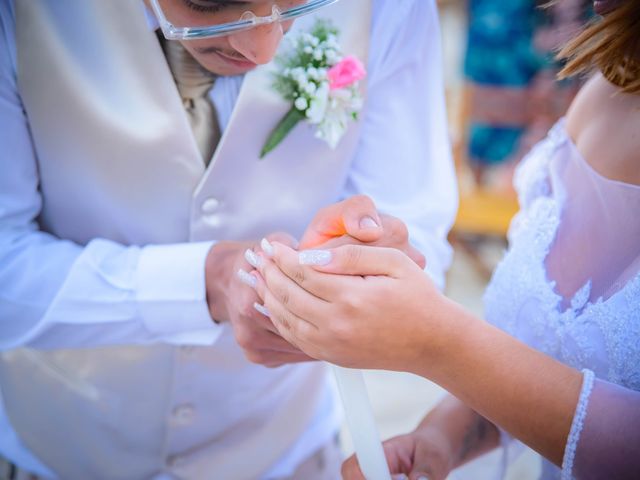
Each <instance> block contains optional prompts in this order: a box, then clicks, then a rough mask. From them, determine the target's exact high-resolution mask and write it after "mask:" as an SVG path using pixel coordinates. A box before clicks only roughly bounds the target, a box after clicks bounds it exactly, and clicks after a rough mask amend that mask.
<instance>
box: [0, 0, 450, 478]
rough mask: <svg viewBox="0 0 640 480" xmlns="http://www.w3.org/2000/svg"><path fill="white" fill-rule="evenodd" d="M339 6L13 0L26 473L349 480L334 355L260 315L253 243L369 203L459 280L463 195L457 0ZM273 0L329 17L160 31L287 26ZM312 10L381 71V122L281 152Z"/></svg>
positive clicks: (11, 215) (400, 241) (1, 204)
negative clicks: (342, 478)
mask: <svg viewBox="0 0 640 480" xmlns="http://www.w3.org/2000/svg"><path fill="white" fill-rule="evenodd" d="M330 3H332V2H328V1H325V0H296V1H293V2H292V1H282V2H278V1H276V2H273V1H268V0H255V1H250V2H232V1H229V2H227V1H225V2H222V1H216V0H170V1H169V0H159V1H153V2H149V3H148V4H144V3H143V2H142V0H140V1H137V0H114V1H109V2H105V1H103V0H65V1H64V2H50V1H46V0H13V1H6V2H0V52H2V55H0V126H1V128H0V144H2V145H3V146H5V148H3V151H2V152H1V153H0V171H1V172H2V175H0V226H1V228H0V292H1V294H0V320H1V321H0V348H2V350H3V352H4V353H3V354H2V356H1V357H0V393H1V395H2V398H1V400H2V402H1V403H0V454H1V455H2V456H4V457H6V458H7V459H8V461H9V462H10V463H12V464H14V465H13V466H12V467H11V468H12V469H13V470H12V471H15V468H18V469H20V470H24V471H26V472H30V473H32V474H35V475H38V476H41V477H47V478H56V477H57V478H72V479H73V478H95V479H100V478H108V479H119V478H122V479H128V478H131V479H138V478H152V477H153V478H185V479H202V478H224V479H253V478H268V479H274V478H304V479H316V478H317V479H323V478H327V479H328V478H336V477H337V475H338V468H339V463H340V455H339V451H338V448H337V446H336V445H335V442H334V438H335V435H336V432H337V430H338V427H339V424H340V417H339V415H338V414H337V413H336V402H335V398H334V396H333V393H332V390H331V389H330V388H329V387H328V384H327V378H326V372H325V370H324V367H323V366H322V365H320V364H318V363H313V362H306V361H307V360H309V359H308V358H307V357H306V356H304V355H303V354H302V353H301V352H300V351H298V350H297V349H296V348H294V347H293V346H291V345H289V344H288V343H286V342H285V341H284V340H283V339H282V338H280V337H279V336H278V335H277V334H276V333H275V330H274V329H273V327H272V326H271V324H270V322H269V321H268V319H267V318H266V317H264V316H262V315H261V314H259V313H258V312H257V311H256V310H255V308H254V303H255V302H256V301H257V297H256V295H255V293H254V292H253V290H252V289H251V288H250V287H249V286H247V285H245V284H243V283H242V282H241V281H240V279H239V278H238V277H237V272H238V270H240V269H245V270H248V269H249V268H250V267H249V265H248V264H247V263H246V260H245V259H244V252H245V250H246V249H247V247H250V246H254V245H256V243H257V242H259V240H260V239H261V238H262V237H265V236H266V237H270V238H279V239H281V240H286V241H289V242H293V240H292V239H291V238H290V237H288V236H285V235H284V234H277V233H274V232H287V233H288V234H289V235H292V236H293V237H296V238H300V237H301V236H302V234H303V233H304V231H305V228H306V226H307V224H308V223H309V222H310V220H311V219H312V218H313V217H314V215H315V214H316V212H317V211H318V210H319V209H320V208H322V207H323V206H325V205H328V204H331V203H333V202H336V201H337V200H339V199H341V198H345V197H347V196H351V195H354V194H367V195H369V196H371V197H372V198H373V199H374V200H375V201H376V203H377V205H378V207H380V209H381V210H382V211H384V212H386V213H388V214H391V215H395V216H396V217H399V218H402V219H403V220H404V221H405V222H406V226H407V228H408V230H409V232H410V234H411V239H412V243H413V244H414V245H415V247H416V248H417V249H418V250H420V251H421V252H422V253H423V254H424V255H425V257H426V260H427V271H428V273H429V274H431V275H432V276H433V277H434V278H435V279H436V281H438V282H439V283H442V281H443V273H444V270H445V269H446V267H447V265H448V262H449V248H448V245H447V244H446V240H445V236H446V232H447V230H448V228H449V226H450V224H451V222H452V218H453V214H454V211H455V198H456V195H455V186H454V178H453V171H452V167H451V162H450V157H449V149H448V139H447V134H446V127H445V125H446V120H445V115H444V107H443V91H442V84H441V78H440V72H441V68H440V54H439V51H438V48H439V40H438V38H439V32H438V24H437V14H436V9H435V2H433V1H424V0H403V1H394V2H388V1H383V0H342V1H339V2H337V3H335V4H333V5H330V6H327V5H328V4H330ZM236 4H238V5H236ZM274 4H277V6H279V7H281V8H282V10H286V9H287V8H290V7H292V5H293V4H295V5H296V6H304V7H307V8H308V10H309V11H313V13H311V14H310V15H308V16H306V17H301V18H297V19H295V20H287V21H283V22H279V21H278V18H277V16H274V17H271V18H270V19H269V20H270V22H269V23H265V24H263V25H260V26H257V27H255V28H253V29H250V30H246V31H243V32H241V33H235V34H233V33H227V34H225V35H223V36H216V37H209V38H200V39H198V40H180V39H178V40H167V39H166V38H165V36H164V35H163V34H161V33H159V31H158V27H159V26H162V27H163V30H162V31H163V32H164V33H167V32H170V29H169V28H168V22H171V23H172V24H173V25H174V26H177V27H197V28H202V27H211V28H209V31H212V30H214V28H213V27H220V28H221V29H222V30H224V28H227V27H229V24H230V22H235V21H236V20H237V19H238V18H240V15H236V13H237V12H236V10H237V9H238V8H239V9H240V10H242V13H244V12H245V11H252V12H253V13H254V14H255V15H256V16H259V17H267V16H268V15H269V14H270V13H271V12H272V7H273V6H274ZM154 12H155V14H154ZM232 13H233V15H231V14H232ZM314 18H329V19H331V20H332V21H333V22H334V23H335V24H336V26H337V27H338V28H339V29H340V42H341V46H342V49H343V51H344V52H345V53H346V54H349V55H355V56H358V57H359V58H360V59H361V60H362V61H363V62H365V64H366V65H367V70H368V77H367V81H366V84H367V85H366V86H367V89H366V92H364V94H365V106H364V109H363V112H362V114H361V117H360V121H359V122H357V123H353V124H352V125H351V127H350V129H349V130H348V131H347V133H346V134H345V136H344V137H343V138H342V140H341V141H340V143H339V144H338V146H337V147H336V149H335V150H332V149H331V148H329V147H328V146H327V145H326V144H324V143H323V142H322V141H320V140H318V139H316V138H314V135H313V132H312V131H311V130H310V129H309V128H308V126H307V125H299V126H298V127H297V128H296V129H295V130H294V131H293V132H292V133H291V134H290V135H289V136H288V137H287V138H286V139H285V140H284V142H283V143H282V144H281V145H280V146H278V148H277V149H276V150H274V151H273V152H272V153H271V154H270V155H269V156H267V157H266V158H265V159H264V160H259V158H258V157H259V153H260V149H261V147H262V145H263V143H264V141H265V139H266V137H267V136H268V134H269V132H270V131H271V130H272V129H273V127H274V126H275V125H276V123H277V122H278V121H279V120H280V118H281V117H282V115H283V114H284V113H285V112H286V111H287V110H288V109H289V108H290V105H289V104H288V103H287V102H285V101H284V100H283V99H281V98H280V97H279V96H278V95H277V94H276V93H275V92H273V90H272V89H271V86H270V85H271V72H272V70H271V68H272V65H271V60H272V58H273V56H274V54H275V52H276V49H277V48H278V46H279V44H280V41H281V39H282V37H283V35H284V34H285V33H286V32H287V31H288V30H299V31H302V30H305V29H307V28H308V27H309V25H311V24H312V23H313V21H314ZM203 20H206V21H203ZM161 23H162V25H160V24H161ZM218 31H220V29H218ZM292 33H293V32H292ZM194 92H195V93H194ZM198 92H200V93H198ZM203 92H204V93H203ZM360 201H362V202H364V204H363V205H364V210H367V208H368V204H367V203H366V200H360ZM333 208H334V209H335V208H340V207H333ZM358 208H360V207H358ZM325 213H327V212H325ZM330 213H331V214H333V210H332V211H331V212H330ZM327 216H328V215H324V217H323V215H322V214H320V216H319V217H318V220H317V221H316V223H314V224H313V226H312V230H311V231H312V233H313V232H314V231H316V233H320V234H322V233H323V232H324V230H323V229H324V225H323V223H322V219H323V218H326V217H327ZM352 221H353V222H354V225H353V227H349V229H348V230H349V231H350V232H351V233H353V234H354V235H355V236H359V237H360V238H361V240H364V241H367V240H373V239H375V238H379V240H378V241H379V242H380V243H382V244H386V245H390V246H394V247H397V248H401V249H403V250H405V251H408V252H409V251H411V247H410V246H409V244H408V240H407V232H406V229H405V227H404V225H403V224H401V223H399V222H398V221H397V220H394V219H392V218H390V217H384V216H383V217H380V216H378V215H376V214H375V212H371V213H370V214H369V215H368V217H367V216H365V218H360V217H358V218H356V219H355V220H352ZM314 229H315V230H314ZM302 362H305V363H302ZM264 366H267V367H279V368H271V369H267V368H264Z"/></svg>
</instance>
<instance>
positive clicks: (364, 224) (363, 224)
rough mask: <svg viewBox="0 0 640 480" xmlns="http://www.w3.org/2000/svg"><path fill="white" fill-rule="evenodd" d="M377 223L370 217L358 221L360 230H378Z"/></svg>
mask: <svg viewBox="0 0 640 480" xmlns="http://www.w3.org/2000/svg"><path fill="white" fill-rule="evenodd" d="M379 226H380V225H378V222H376V221H375V220H374V219H373V218H372V217H363V218H361V219H360V228H378V227H379Z"/></svg>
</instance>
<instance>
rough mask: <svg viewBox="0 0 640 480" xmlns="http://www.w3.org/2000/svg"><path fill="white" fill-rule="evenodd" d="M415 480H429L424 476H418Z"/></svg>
mask: <svg viewBox="0 0 640 480" xmlns="http://www.w3.org/2000/svg"><path fill="white" fill-rule="evenodd" d="M417 480H429V477H425V476H424V475H420V476H419V477H418V479H417Z"/></svg>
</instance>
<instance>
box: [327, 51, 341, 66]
mask: <svg viewBox="0 0 640 480" xmlns="http://www.w3.org/2000/svg"><path fill="white" fill-rule="evenodd" d="M324 55H325V57H327V62H328V63H329V64H330V65H335V64H336V63H338V62H339V61H340V57H339V56H338V52H336V51H335V50H333V49H329V50H327V51H326V52H324Z"/></svg>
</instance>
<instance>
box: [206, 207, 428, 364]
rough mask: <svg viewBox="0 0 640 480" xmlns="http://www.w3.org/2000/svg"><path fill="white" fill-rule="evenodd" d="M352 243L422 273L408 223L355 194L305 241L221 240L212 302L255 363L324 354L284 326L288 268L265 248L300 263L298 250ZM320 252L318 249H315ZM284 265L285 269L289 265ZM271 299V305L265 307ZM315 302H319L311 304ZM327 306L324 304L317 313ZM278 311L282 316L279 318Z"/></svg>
mask: <svg viewBox="0 0 640 480" xmlns="http://www.w3.org/2000/svg"><path fill="white" fill-rule="evenodd" d="M348 245H352V246H355V245H371V246H378V247H385V248H386V249H392V250H393V251H397V253H398V255H401V256H402V257H403V258H405V259H407V261H408V262H410V263H412V264H413V265H414V266H415V270H416V271H418V272H420V273H422V269H423V268H424V265H425V259H424V257H423V255H422V254H420V253H419V252H418V251H417V250H416V249H415V248H413V247H412V246H411V245H410V244H409V235H408V231H407V228H406V226H405V225H404V223H403V222H401V221H400V220H398V219H396V218H394V217H391V216H388V215H382V214H379V213H378V211H377V209H376V206H375V205H374V203H373V202H372V201H371V200H370V199H369V198H368V197H366V196H355V197H351V198H349V199H348V200H345V201H343V202H340V203H337V204H334V205H331V206H329V207H326V208H324V209H322V210H320V211H319V212H318V214H317V215H316V216H315V217H314V219H313V220H312V222H311V223H310V225H309V227H308V228H307V230H306V232H305V234H304V235H303V238H302V239H301V241H300V244H299V245H298V244H297V242H296V241H295V240H294V239H293V238H292V237H291V236H290V235H287V234H283V233H274V234H272V235H268V236H267V237H266V238H265V240H264V241H263V242H262V246H261V245H260V243H259V242H219V243H217V244H216V245H215V246H214V247H213V248H212V249H211V251H210V253H209V255H208V257H207V262H206V285H207V301H208V304H209V310H210V313H211V316H212V318H214V319H215V320H216V321H218V322H227V321H228V322H229V323H230V324H231V327H232V328H233V331H234V335H235V337H236V341H237V342H238V344H239V345H240V347H241V348H242V349H243V351H244V354H245V356H246V357H247V359H248V360H249V361H251V362H253V363H257V364H261V365H264V366H266V367H270V368H273V367H278V366H281V365H284V364H288V363H298V362H305V361H311V360H315V359H318V358H322V356H318V355H315V354H313V353H315V352H314V351H313V350H312V351H309V350H307V351H303V350H302V349H301V348H300V347H302V345H300V344H299V341H297V340H296V339H295V338H294V336H293V335H292V332H291V330H290V329H287V328H285V327H284V323H283V322H286V318H287V316H286V315H287V314H285V313H284V311H283V310H281V309H279V308H278V307H277V306H276V303H275V298H276V296H277V298H279V300H280V301H282V300H284V304H285V305H286V304H287V301H288V298H283V295H284V296H285V297H286V295H287V294H286V292H285V291H284V290H283V289H282V287H281V286H278V284H277V283H276V278H279V277H276V276H275V275H276V271H277V272H279V275H284V273H283V271H282V270H280V268H279V267H278V266H277V265H276V263H275V262H274V260H275V259H272V258H271V256H270V255H269V253H274V252H271V251H270V252H265V251H264V250H263V248H262V247H266V248H267V249H270V248H273V249H274V250H275V252H277V253H278V254H280V253H281V252H285V249H286V253H285V255H286V256H287V257H286V258H288V259H289V262H292V261H293V257H294V256H295V262H297V261H298V256H297V254H298V250H299V251H303V252H304V251H307V253H309V252H308V249H309V248H314V249H322V250H325V249H335V248H338V247H342V246H345V247H346V246H348ZM314 251H317V250H313V251H311V254H312V253H313V252H314ZM350 251H351V250H344V251H343V253H344V254H345V255H347V256H348V255H349V252H350ZM409 259H411V260H409ZM352 260H353V259H352ZM256 267H260V268H261V269H260V273H258V272H257V271H255V270H254V269H255V268H256ZM281 267H282V268H285V265H284V264H283V265H281ZM291 274H292V275H296V274H298V273H291ZM266 278H268V279H273V281H274V284H273V291H275V292H278V293H277V294H274V293H273V291H271V292H270V290H269V288H268V287H267V283H265V279H266ZM336 278H337V277H336ZM357 278H358V279H362V277H357ZM344 293H345V294H346V293H348V292H347V291H345V292H344ZM291 299H292V300H293V297H292V298H291ZM265 304H266V307H265V308H262V306H263V305H265ZM312 305H314V303H311V304H309V307H312ZM270 309H271V310H273V312H272V314H271V315H269V313H268V311H269V310H270ZM325 311H326V309H323V308H320V309H319V310H318V311H317V312H316V313H315V315H320V314H322V312H325ZM275 313H278V316H276V317H274V315H275ZM265 314H266V315H265ZM270 317H271V318H270ZM309 353H312V355H311V356H310V355H309Z"/></svg>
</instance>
